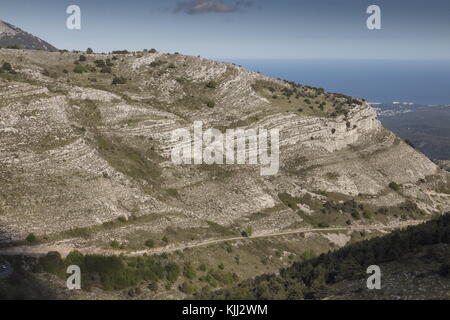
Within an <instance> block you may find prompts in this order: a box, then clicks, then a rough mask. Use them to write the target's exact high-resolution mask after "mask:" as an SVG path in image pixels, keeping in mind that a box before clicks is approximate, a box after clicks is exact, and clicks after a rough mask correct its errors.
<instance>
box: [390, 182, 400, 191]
mask: <svg viewBox="0 0 450 320" xmlns="http://www.w3.org/2000/svg"><path fill="white" fill-rule="evenodd" d="M389 188H391V189H392V190H394V191H399V190H400V186H399V185H398V184H397V183H395V182H391V183H389Z"/></svg>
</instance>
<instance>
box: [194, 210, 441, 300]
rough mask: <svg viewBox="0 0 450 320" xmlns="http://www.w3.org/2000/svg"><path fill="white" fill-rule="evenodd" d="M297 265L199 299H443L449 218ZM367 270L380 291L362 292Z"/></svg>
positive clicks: (308, 259)
mask: <svg viewBox="0 0 450 320" xmlns="http://www.w3.org/2000/svg"><path fill="white" fill-rule="evenodd" d="M302 260H303V261H301V262H296V263H294V264H293V265H292V266H290V267H288V268H285V269H283V270H281V271H280V272H279V273H278V274H272V275H263V276H259V277H257V278H256V279H254V280H249V281H245V282H243V283H241V284H239V285H237V286H234V287H232V288H231V289H228V290H223V291H216V292H212V293H208V294H206V296H203V297H202V298H212V297H213V298H216V299H231V300H236V299H250V300H253V299H256V300H261V299H262V300H273V299H281V300H285V299H294V300H295V299H346V300H347V299H349V300H354V299H364V300H366V299H391V300H392V299H393V300H396V299H403V300H405V299H413V300H418V299H433V300H435V299H448V298H449V294H450V213H447V214H446V215H444V216H442V217H440V218H438V219H436V220H433V221H430V222H428V223H424V224H422V225H419V226H415V227H410V228H408V229H406V230H402V231H396V232H394V233H392V234H389V235H387V236H384V237H380V238H376V239H372V240H368V241H363V242H359V243H357V244H353V245H349V246H347V247H345V248H342V249H340V250H337V251H334V252H330V253H327V254H323V255H320V256H319V257H312V258H311V257H304V258H303V259H302ZM370 265H379V266H380V269H381V276H382V277H381V289H380V290H368V289H367V285H366V280H367V278H368V277H369V275H367V273H366V269H367V267H368V266H370Z"/></svg>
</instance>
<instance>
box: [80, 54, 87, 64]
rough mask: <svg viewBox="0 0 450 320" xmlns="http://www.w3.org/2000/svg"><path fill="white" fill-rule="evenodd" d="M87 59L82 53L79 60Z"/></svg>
mask: <svg viewBox="0 0 450 320" xmlns="http://www.w3.org/2000/svg"><path fill="white" fill-rule="evenodd" d="M86 60H87V59H86V56H85V55H81V56H80V58H79V59H78V61H81V62H83V61H86Z"/></svg>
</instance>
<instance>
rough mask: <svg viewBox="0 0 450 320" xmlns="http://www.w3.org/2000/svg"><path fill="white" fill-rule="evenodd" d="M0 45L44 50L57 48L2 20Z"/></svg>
mask: <svg viewBox="0 0 450 320" xmlns="http://www.w3.org/2000/svg"><path fill="white" fill-rule="evenodd" d="M0 47H16V48H20V49H33V50H46V51H57V50H58V49H57V48H55V47H54V46H52V45H51V44H49V43H48V42H46V41H44V40H42V39H40V38H38V37H36V36H34V35H32V34H30V33H28V32H25V31H23V30H22V29H20V28H18V27H16V26H14V25H12V24H10V23H8V22H5V21H2V20H0Z"/></svg>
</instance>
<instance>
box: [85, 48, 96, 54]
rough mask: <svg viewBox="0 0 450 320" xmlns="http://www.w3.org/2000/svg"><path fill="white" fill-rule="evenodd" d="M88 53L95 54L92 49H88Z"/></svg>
mask: <svg viewBox="0 0 450 320" xmlns="http://www.w3.org/2000/svg"><path fill="white" fill-rule="evenodd" d="M86 53H87V54H93V53H94V50H92V49H91V48H87V50H86Z"/></svg>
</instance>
